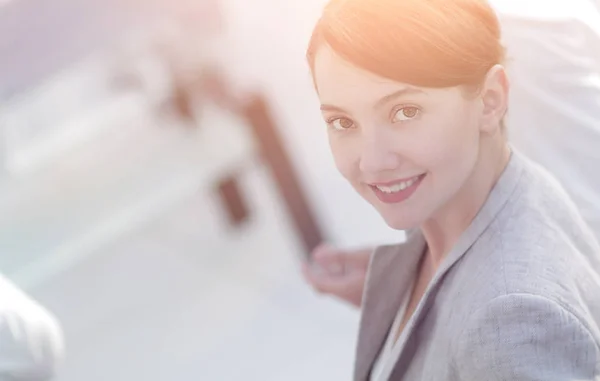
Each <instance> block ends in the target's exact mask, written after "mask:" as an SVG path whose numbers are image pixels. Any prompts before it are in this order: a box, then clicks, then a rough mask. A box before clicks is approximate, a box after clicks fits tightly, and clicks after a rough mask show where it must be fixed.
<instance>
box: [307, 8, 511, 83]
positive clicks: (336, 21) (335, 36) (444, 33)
mask: <svg viewBox="0 0 600 381" xmlns="http://www.w3.org/2000/svg"><path fill="white" fill-rule="evenodd" d="M323 44H326V45H328V46H329V47H330V48H331V49H332V50H333V51H334V52H335V53H336V54H337V55H339V56H340V57H341V58H343V59H344V60H346V61H348V62H350V63H351V64H353V65H355V66H357V67H359V68H362V69H364V70H367V71H369V72H371V73H374V74H376V75H379V76H381V77H385V78H389V79H391V80H394V81H397V82H403V83H408V84H412V85H414V86H419V87H433V88H442V87H453V86H460V85H467V86H476V87H478V85H479V84H481V82H482V81H483V80H484V78H485V76H486V74H487V72H488V71H489V70H490V69H491V68H492V67H493V66H494V65H496V64H502V63H503V62H504V57H505V50H504V47H503V46H502V43H501V32H500V25H499V21H498V18H497V16H496V13H495V12H494V10H493V9H492V8H491V6H490V5H489V4H488V3H487V1H485V0H330V1H329V3H328V4H327V5H326V6H325V9H324V10H323V13H322V15H321V17H320V19H319V20H318V22H317V24H316V26H315V28H314V30H313V34H312V37H311V40H310V43H309V47H308V51H307V59H308V62H309V65H310V67H311V71H312V72H313V76H314V61H315V54H316V51H317V50H318V49H319V48H320V47H321V46H322V45H323Z"/></svg>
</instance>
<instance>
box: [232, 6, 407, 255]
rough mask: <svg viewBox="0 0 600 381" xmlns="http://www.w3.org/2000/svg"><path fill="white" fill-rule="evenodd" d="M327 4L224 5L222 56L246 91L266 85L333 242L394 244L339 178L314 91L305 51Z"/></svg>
mask: <svg viewBox="0 0 600 381" xmlns="http://www.w3.org/2000/svg"><path fill="white" fill-rule="evenodd" d="M324 3H325V2H324V1H323V0H302V1H282V0H253V1H248V0H223V12H224V15H225V28H226V29H227V32H226V33H227V36H226V38H225V41H224V42H223V46H221V47H222V48H223V50H222V51H221V54H222V58H223V62H224V64H225V67H226V70H227V71H228V72H229V73H230V75H231V76H232V77H233V78H234V80H235V84H236V85H237V86H239V87H240V88H256V87H259V88H261V89H262V90H263V91H264V92H265V93H266V94H267V96H268V97H269V99H270V101H271V102H273V105H274V110H273V111H274V113H275V114H276V117H277V119H278V122H279V123H280V126H281V133H282V134H283V135H284V140H285V142H286V144H287V148H288V152H291V155H292V159H293V161H294V164H295V165H296V168H298V170H299V172H300V176H301V180H302V183H303V185H304V186H305V189H306V191H307V192H308V194H309V197H310V199H311V201H312V203H313V205H314V206H315V209H316V212H317V213H318V217H319V219H320V222H321V223H322V225H323V227H324V228H325V229H326V234H327V235H328V237H329V238H330V239H331V240H332V241H333V242H334V243H336V244H338V245H343V246H354V245H363V244H369V243H375V242H382V241H391V242H395V241H398V240H399V239H402V237H403V234H402V233H400V232H397V231H392V230H391V229H389V228H388V227H387V226H386V225H385V223H384V222H383V221H382V220H381V218H380V217H379V215H378V214H376V212H375V211H374V210H373V209H372V207H371V206H370V205H367V204H366V202H364V201H363V200H362V198H360V197H359V196H358V195H357V194H356V193H355V192H354V191H353V190H352V189H351V188H350V186H349V185H348V184H347V183H346V182H345V180H344V179H343V178H341V176H340V175H339V174H338V172H337V170H336V169H335V167H334V164H333V160H332V158H331V154H330V152H329V148H328V144H327V136H326V130H325V125H324V123H323V121H322V119H321V116H320V114H319V111H318V102H317V98H316V95H315V94H314V92H313V89H312V87H311V86H312V85H311V79H310V75H309V69H308V65H307V64H306V61H305V58H304V57H305V49H306V46H307V43H308V40H309V37H310V33H311V30H312V27H313V25H314V23H315V22H316V20H317V18H318V16H319V13H320V11H321V9H322V7H323V5H324Z"/></svg>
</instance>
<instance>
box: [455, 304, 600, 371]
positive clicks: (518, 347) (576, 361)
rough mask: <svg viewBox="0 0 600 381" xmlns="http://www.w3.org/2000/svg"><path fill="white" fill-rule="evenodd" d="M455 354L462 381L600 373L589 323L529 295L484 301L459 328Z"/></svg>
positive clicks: (559, 307) (597, 355) (563, 309)
mask: <svg viewBox="0 0 600 381" xmlns="http://www.w3.org/2000/svg"><path fill="white" fill-rule="evenodd" d="M456 355H457V359H456V360H457V361H456V371H457V372H458V373H459V374H460V375H461V379H473V380H475V379H481V380H482V379H487V380H509V379H510V380H513V379H514V380H538V379H561V380H562V379H578V380H593V379H595V377H596V376H598V375H600V369H599V368H598V367H599V365H598V364H600V350H599V343H598V338H597V337H595V335H594V334H593V333H592V329H591V328H590V327H589V323H588V322H586V321H585V320H582V319H581V318H580V317H578V316H577V315H576V314H575V313H574V312H572V311H569V309H568V308H565V307H563V306H561V305H560V304H558V303H557V302H555V301H553V300H550V299H548V298H545V297H542V296H539V295H533V294H525V293H522V294H517V293H514V294H507V295H502V296H499V297H496V298H494V299H492V300H490V301H489V302H487V303H485V304H484V305H482V306H481V307H480V308H479V309H477V310H476V311H475V312H474V313H472V314H471V316H470V318H469V319H468V321H467V323H466V324H465V325H464V327H463V329H462V331H461V332H460V335H459V337H458V339H457V348H456ZM557 377H558V378H557Z"/></svg>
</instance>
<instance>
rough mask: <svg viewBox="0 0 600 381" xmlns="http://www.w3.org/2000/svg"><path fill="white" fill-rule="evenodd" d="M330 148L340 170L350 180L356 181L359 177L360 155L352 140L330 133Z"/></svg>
mask: <svg viewBox="0 0 600 381" xmlns="http://www.w3.org/2000/svg"><path fill="white" fill-rule="evenodd" d="M329 148H330V149H331V154H332V156H333V160H334V162H335V166H336V167H337V169H338V171H339V172H340V173H341V174H342V176H344V178H346V179H347V180H348V181H356V179H357V177H358V161H359V157H358V156H357V154H356V150H355V149H354V148H353V145H352V141H351V140H350V139H346V138H345V137H343V136H338V135H336V133H335V132H330V133H329Z"/></svg>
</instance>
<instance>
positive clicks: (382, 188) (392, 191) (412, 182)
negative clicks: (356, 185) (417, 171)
mask: <svg viewBox="0 0 600 381" xmlns="http://www.w3.org/2000/svg"><path fill="white" fill-rule="evenodd" d="M424 178H425V174H422V175H418V176H414V177H411V178H406V179H402V180H397V181H394V182H388V183H377V184H369V186H370V188H371V189H372V190H373V192H374V193H375V195H376V196H377V198H378V199H379V200H380V201H381V202H383V203H386V204H396V203H400V202H402V201H404V200H406V199H408V198H409V197H410V196H412V195H413V193H414V192H415V191H416V190H417V188H418V187H419V185H421V182H422V181H423V179H424Z"/></svg>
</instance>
